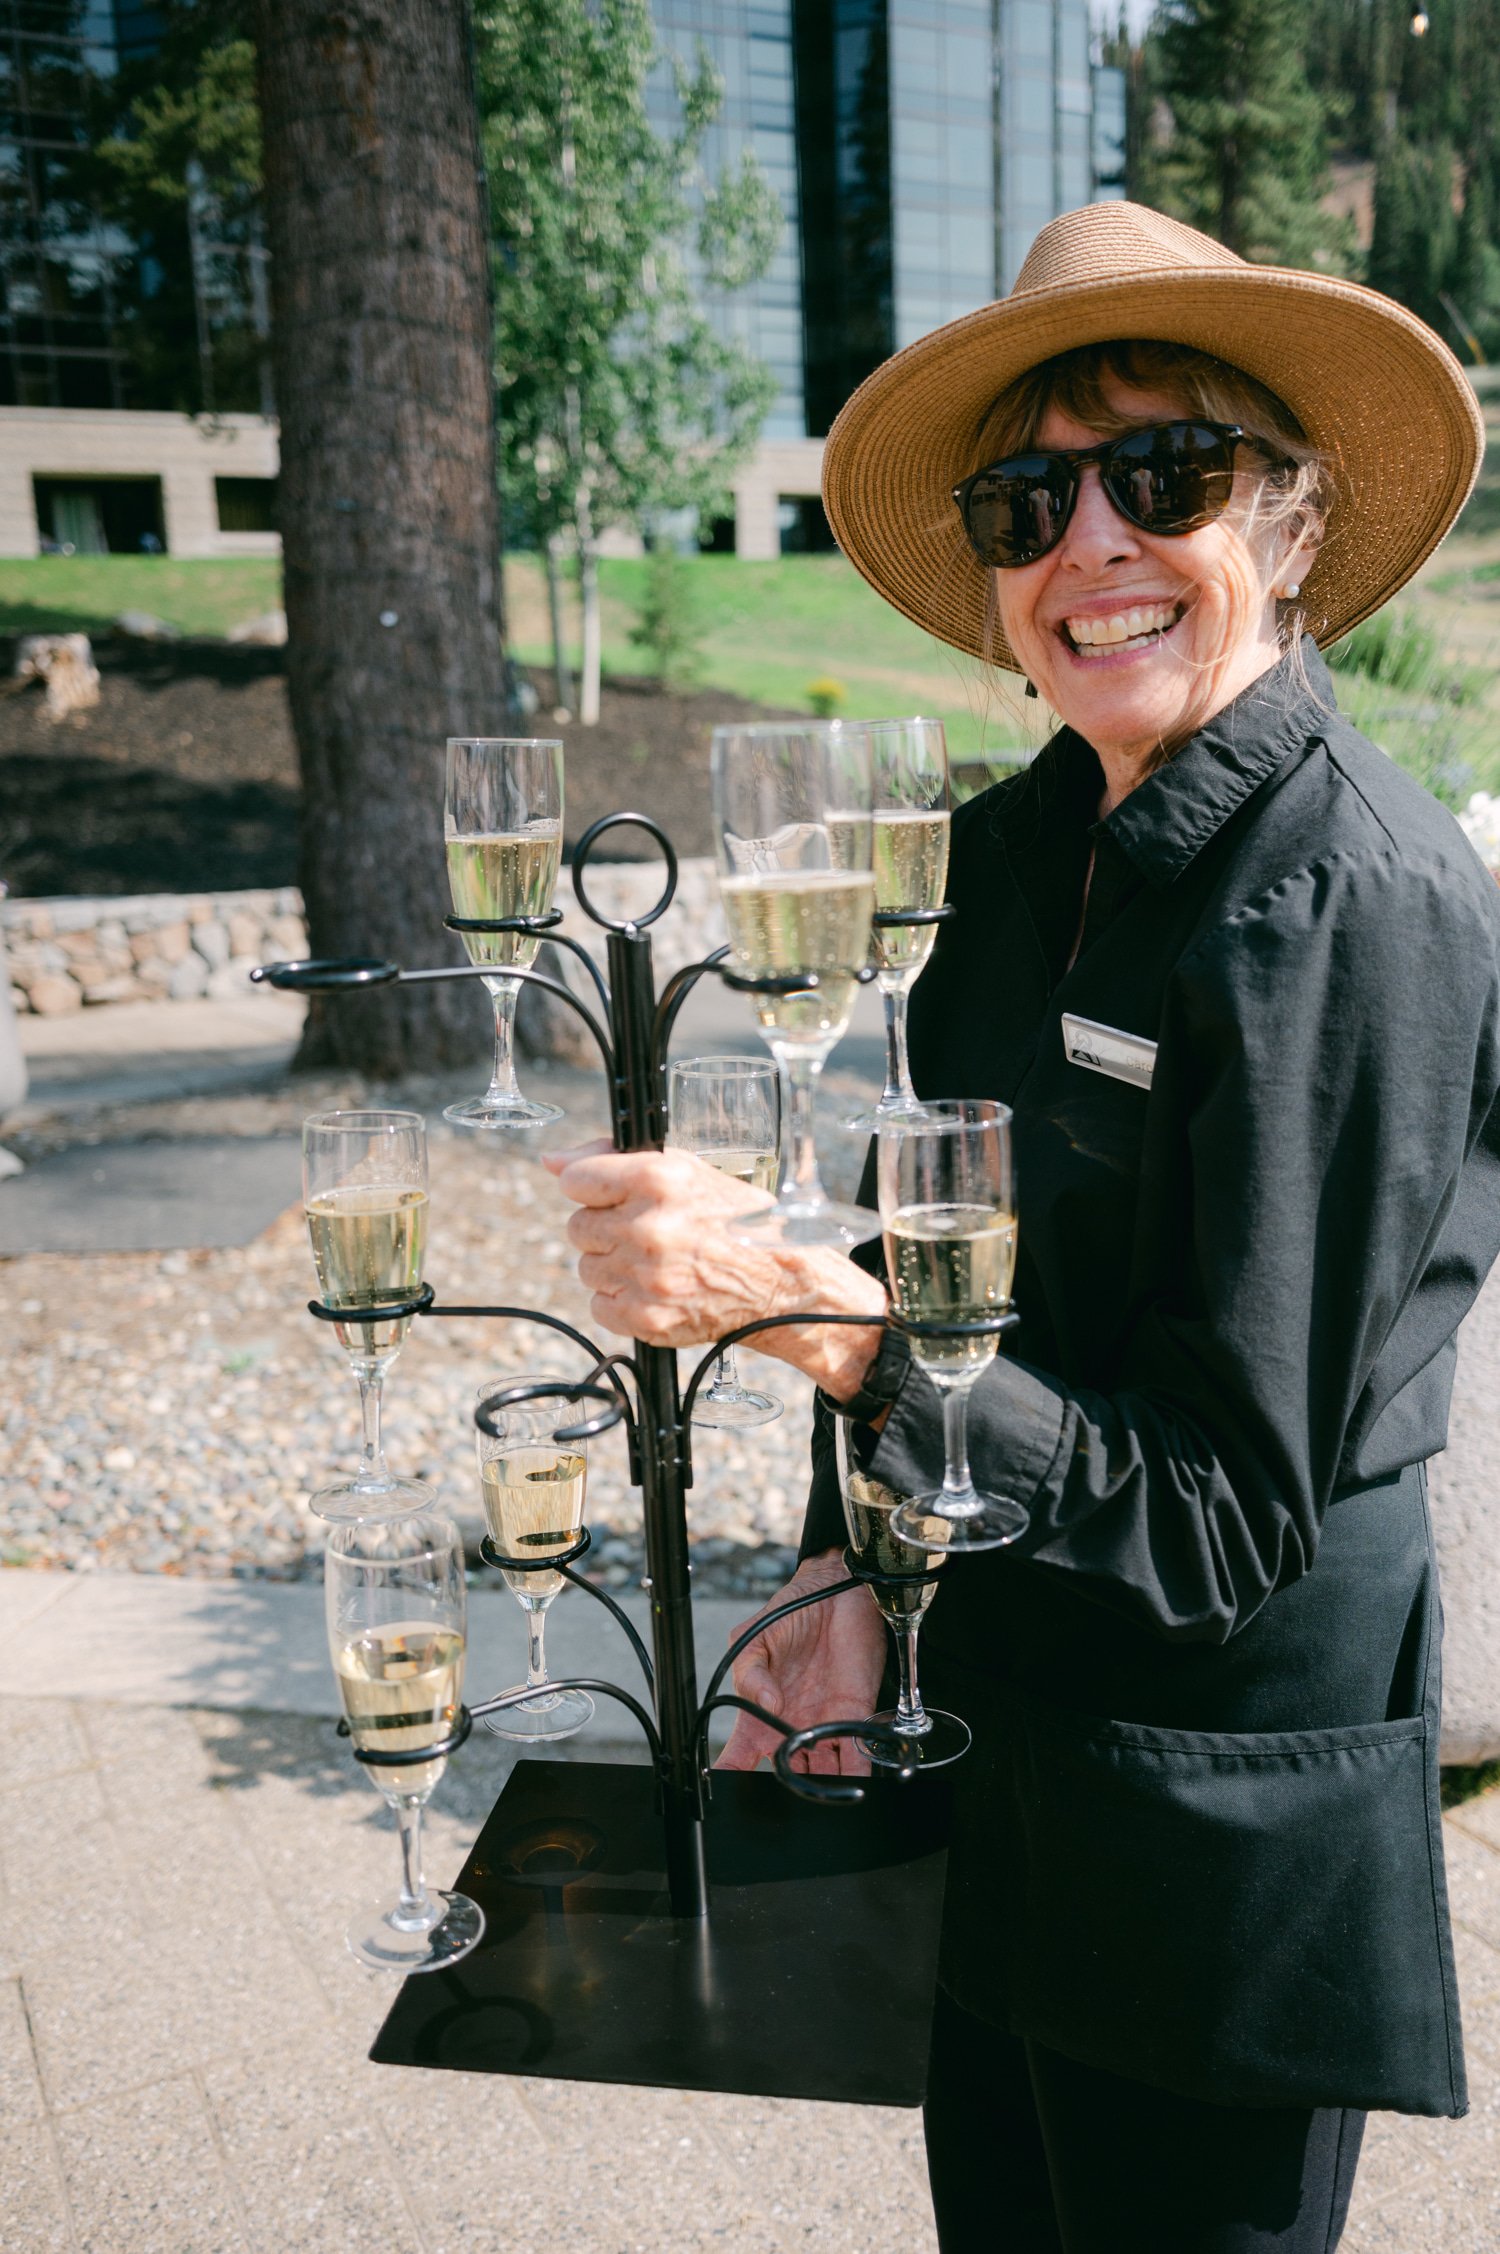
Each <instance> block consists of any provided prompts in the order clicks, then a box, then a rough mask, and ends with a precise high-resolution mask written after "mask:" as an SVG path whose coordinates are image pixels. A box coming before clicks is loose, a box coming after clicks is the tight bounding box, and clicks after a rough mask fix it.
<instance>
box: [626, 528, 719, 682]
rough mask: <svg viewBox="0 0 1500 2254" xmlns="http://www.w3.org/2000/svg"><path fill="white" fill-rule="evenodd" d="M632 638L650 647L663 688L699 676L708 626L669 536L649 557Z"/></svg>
mask: <svg viewBox="0 0 1500 2254" xmlns="http://www.w3.org/2000/svg"><path fill="white" fill-rule="evenodd" d="M630 639H631V642H632V644H633V645H634V646H635V647H636V648H637V649H641V650H644V651H645V652H646V653H647V655H648V657H649V658H650V660H651V665H652V669H653V671H654V672H655V674H656V677H657V679H658V680H659V681H660V682H661V683H662V686H663V687H664V688H678V689H680V688H686V687H688V686H689V685H690V684H691V683H692V682H693V681H694V680H696V678H697V676H698V674H699V672H700V670H701V667H702V641H703V630H702V626H701V624H700V622H699V618H698V614H697V610H696V607H695V605H694V603H693V597H692V590H691V587H690V585H689V578H688V571H687V568H686V566H685V564H684V562H683V559H682V557H681V556H679V555H678V553H677V551H676V550H675V548H670V547H668V546H667V545H666V544H665V543H664V542H659V543H658V544H657V545H656V546H654V547H653V548H652V550H651V552H650V555H649V556H648V558H647V567H646V577H645V580H644V582H643V584H642V587H641V592H640V596H639V598H638V601H637V605H636V623H635V625H634V626H633V627H632V628H631V633H630Z"/></svg>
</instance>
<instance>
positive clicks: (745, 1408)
mask: <svg viewBox="0 0 1500 2254" xmlns="http://www.w3.org/2000/svg"><path fill="white" fill-rule="evenodd" d="M785 1407H786V1403H785V1401H783V1400H781V1399H780V1398H779V1396H778V1395H776V1394H774V1393H757V1392H755V1391H754V1390H753V1389H752V1388H751V1387H750V1386H748V1385H711V1386H710V1387H709V1388H708V1391H707V1392H706V1393H700V1394H699V1396H698V1398H697V1400H696V1401H695V1402H694V1403H693V1422H694V1424H701V1425H702V1426H703V1427H704V1428H705V1430H707V1431H709V1432H749V1431H752V1430H753V1429H754V1427H755V1426H756V1425H758V1424H774V1423H775V1422H776V1419H777V1418H778V1417H779V1416H780V1415H781V1413H782V1411H783V1410H784V1409H785Z"/></svg>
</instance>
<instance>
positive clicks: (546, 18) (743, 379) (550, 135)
mask: <svg viewBox="0 0 1500 2254" xmlns="http://www.w3.org/2000/svg"><path fill="white" fill-rule="evenodd" d="M475 21H476V29H477V34H478V55H479V89H480V111H481V118H482V123H483V131H484V142H485V152H486V161H487V164H488V169H489V180H490V199H491V210H492V215H493V220H492V224H493V231H494V238H495V244H496V297H497V328H496V361H497V373H498V382H499V391H500V421H501V439H502V447H503V461H504V476H505V482H506V489H507V497H508V499H509V501H510V503H511V505H512V508H513V510H514V511H517V512H518V513H519V517H520V521H521V522H522V523H524V524H525V526H526V528H527V530H528V531H529V532H530V533H531V535H532V537H533V538H535V539H537V540H542V539H545V538H546V537H547V536H548V535H549V534H553V533H555V532H557V531H559V530H561V529H563V528H564V527H568V526H573V527H576V528H577V529H578V531H579V533H580V538H581V540H582V541H584V542H586V541H587V539H588V538H589V537H591V534H592V532H593V531H597V530H598V529H600V528H602V527H603V526H605V525H607V524H611V523H628V524H634V525H636V526H638V527H642V528H644V527H645V525H646V524H647V523H648V522H649V520H650V519H651V518H652V517H653V516H654V515H655V514H657V513H658V512H661V511H664V510H668V509H680V508H685V507H691V508H696V509H699V510H701V511H704V512H706V513H717V512H719V511H721V510H722V509H723V508H724V506H725V497H726V492H727V481H728V478H729V475H730V474H731V472H732V470H733V469H734V467H735V466H736V465H737V464H738V463H739V462H740V461H741V460H743V459H744V458H745V456H746V455H747V454H748V453H749V452H750V450H751V449H752V447H753V446H754V444H755V440H756V438H757V436H758V434H759V430H760V425H761V422H762V420H763V418H764V415H765V411H766V409H767V407H768V406H769V404H770V402H771V399H772V397H773V396H774V390H775V386H774V379H773V378H772V377H771V375H770V372H769V371H768V370H767V369H766V368H764V367H763V366H762V365H761V364H760V363H759V362H758V361H755V360H753V359H752V358H751V357H750V356H749V355H748V354H747V353H746V352H745V351H743V349H742V348H741V347H739V346H738V345H736V344H734V343H732V342H730V341H727V340H725V339H723V338H721V337H719V336H717V335H716V334H715V332H714V331H713V329H712V328H711V327H710V326H709V323H708V321H707V319H706V318H705V316H704V314H703V312H702V310H701V304H700V299H701V295H702V286H703V284H704V282H707V283H708V284H709V285H710V286H725V287H740V286H743V285H744V284H745V283H746V282H748V281H750V280H752V279H753V278H754V277H755V276H756V275H758V274H760V273H762V272H763V271H764V270H765V267H766V265H767V264H768V263H769V260H770V257H771V255H772V253H773V251H774V248H775V245H776V242H777V240H778V239H779V235H780V228H781V213H780V210H779V207H778V206H777V205H776V202H775V199H774V197H773V196H772V195H771V193H770V191H769V189H767V188H766V186H765V184H764V182H763V181H762V179H761V177H760V175H759V173H758V171H757V170H756V168H755V166H754V164H753V162H752V161H751V160H750V159H748V158H747V159H746V160H745V162H744V164H743V165H742V166H741V168H740V169H739V171H738V172H736V173H734V174H732V175H731V176H730V177H728V178H726V179H724V180H722V181H719V182H718V183H713V184H704V194H703V197H702V199H701V208H700V209H698V210H696V211H695V208H694V204H693V201H692V198H691V196H690V194H689V188H690V184H691V183H692V182H693V181H695V180H696V179H697V178H698V166H699V155H700V150H701V146H702V141H703V136H704V134H705V132H706V131H707V128H708V126H709V124H710V122H711V121H712V119H713V118H714V117H715V116H716V114H717V112H718V109H719V106H720V102H721V99H722V87H721V85H720V82H719V80H718V77H717V75H716V73H715V72H714V70H713V68H712V66H711V65H710V63H709V61H708V59H707V57H706V55H704V54H702V53H701V52H700V55H699V59H698V62H697V64H696V66H695V67H694V68H693V69H692V70H687V69H685V68H683V67H681V66H679V67H678V68H677V71H676V89H677V99H678V107H679V111H680V120H679V123H678V125H677V127H676V129H675V131H673V132H672V133H670V134H666V135H663V134H658V133H657V132H656V131H655V130H654V129H653V127H652V124H651V121H650V118H649V117H648V115H647V109H646V96H645V86H646V80H647V77H648V74H649V73H650V72H651V71H652V69H653V67H654V66H655V65H656V63H657V62H658V59H659V58H658V50H657V47H656V41H655V35H654V33H653V30H652V25H651V17H650V10H649V7H648V5H647V0H489V4H481V5H480V6H479V7H478V8H477V10H476V17H475Z"/></svg>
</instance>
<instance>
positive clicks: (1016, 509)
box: [964, 454, 1073, 568]
mask: <svg viewBox="0 0 1500 2254" xmlns="http://www.w3.org/2000/svg"><path fill="white" fill-rule="evenodd" d="M1072 500H1073V473H1072V471H1071V470H1070V469H1069V467H1068V465H1067V463H1066V462H1059V461H1058V460H1057V459H1056V458H1055V456H1052V455H1049V454H1018V455H1016V456H1015V457H1014V459H1013V460H1011V461H1008V462H997V463H996V464H995V466H994V468H993V469H989V470H986V471H985V472H984V474H983V476H982V477H979V478H976V480H975V481H974V483H973V485H971V486H970V488H969V492H968V496H967V498H966V500H965V502H964V529H965V530H966V531H967V533H968V535H969V542H970V545H971V546H972V548H973V550H974V553H975V555H976V556H978V558H979V560H980V562H981V563H983V564H994V565H999V566H1001V567H1002V568H1003V567H1004V566H1006V565H1010V564H1023V563H1032V562H1034V561H1035V559H1036V558H1037V557H1038V556H1044V555H1045V554H1046V553H1047V550H1048V549H1049V548H1052V547H1055V546H1056V545H1057V542H1058V541H1059V540H1060V539H1061V537H1062V531H1063V527H1064V525H1065V524H1066V523H1067V521H1068V511H1069V508H1070V507H1071V505H1072Z"/></svg>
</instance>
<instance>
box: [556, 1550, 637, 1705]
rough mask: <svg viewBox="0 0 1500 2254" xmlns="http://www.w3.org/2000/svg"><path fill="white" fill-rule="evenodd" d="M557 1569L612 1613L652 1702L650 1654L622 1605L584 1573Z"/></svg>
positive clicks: (569, 1568)
mask: <svg viewBox="0 0 1500 2254" xmlns="http://www.w3.org/2000/svg"><path fill="white" fill-rule="evenodd" d="M557 1570H558V1572H559V1573H560V1574H561V1575H562V1577H563V1579H564V1580H565V1581H571V1582H572V1584H573V1586H574V1588H575V1589H582V1590H584V1591H585V1593H586V1594H587V1595H589V1596H591V1597H594V1598H596V1599H597V1601H598V1602H599V1603H600V1604H602V1605H603V1606H604V1607H605V1609H606V1610H607V1611H609V1612H612V1613H613V1614H614V1617H615V1622H616V1625H617V1626H618V1627H621V1628H623V1629H624V1631H625V1633H626V1635H627V1636H628V1637H629V1638H630V1644H631V1649H632V1650H633V1651H634V1653H635V1656H636V1658H637V1659H638V1660H639V1661H640V1663H641V1673H642V1674H643V1675H644V1676H645V1678H646V1688H647V1690H648V1691H650V1693H651V1697H652V1701H653V1703H654V1702H655V1698H656V1669H655V1668H654V1667H653V1666H652V1664H651V1654H650V1652H649V1651H647V1649H646V1646H645V1644H644V1643H643V1642H642V1641H641V1637H640V1633H639V1631H638V1630H637V1628H636V1625H635V1622H634V1621H633V1620H632V1619H631V1617H630V1615H629V1613H628V1612H627V1611H626V1610H625V1608H624V1606H623V1605H620V1604H616V1602H615V1600H614V1598H613V1597H612V1596H611V1595H610V1593H609V1591H608V1589H601V1588H600V1586H599V1584H598V1582H597V1581H590V1580H589V1579H588V1577H587V1575H586V1574H583V1573H575V1572H574V1571H573V1569H572V1567H571V1566H567V1565H560V1566H559V1567H558V1568H557Z"/></svg>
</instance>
